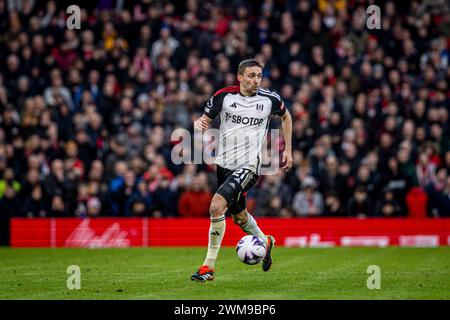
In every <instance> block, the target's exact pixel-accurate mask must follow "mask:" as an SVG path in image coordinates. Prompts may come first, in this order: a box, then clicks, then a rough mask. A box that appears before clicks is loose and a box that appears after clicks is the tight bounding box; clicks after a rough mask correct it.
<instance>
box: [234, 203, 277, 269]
mask: <svg viewBox="0 0 450 320" xmlns="http://www.w3.org/2000/svg"><path fill="white" fill-rule="evenodd" d="M230 209H231V208H230ZM232 217H233V222H234V223H235V224H237V225H238V226H239V227H240V228H241V229H242V230H243V231H244V232H245V233H247V234H251V235H254V236H258V237H259V238H261V239H263V240H264V241H265V243H266V245H267V252H266V256H265V257H264V259H263V261H262V269H263V270H264V271H269V269H270V267H271V266H272V249H273V247H274V245H275V238H274V237H273V236H271V235H267V236H266V235H265V234H264V232H262V230H261V229H260V228H259V227H258V224H257V223H256V220H255V219H254V218H253V216H252V215H251V214H250V213H249V212H248V211H247V209H246V208H245V209H244V210H242V211H240V212H239V213H237V214H232Z"/></svg>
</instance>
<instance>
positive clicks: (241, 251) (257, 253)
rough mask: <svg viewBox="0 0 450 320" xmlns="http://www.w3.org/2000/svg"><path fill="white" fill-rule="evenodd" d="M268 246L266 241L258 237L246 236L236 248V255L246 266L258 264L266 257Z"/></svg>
mask: <svg viewBox="0 0 450 320" xmlns="http://www.w3.org/2000/svg"><path fill="white" fill-rule="evenodd" d="M266 252H267V246H266V243H265V242H264V240H262V239H261V238H259V237H257V236H251V235H248V236H244V237H242V238H241V240H239V242H238V243H237V246H236V253H237V255H238V257H239V260H241V261H242V262H243V263H245V264H251V265H252V264H257V263H259V262H261V260H262V259H264V257H265V256H266Z"/></svg>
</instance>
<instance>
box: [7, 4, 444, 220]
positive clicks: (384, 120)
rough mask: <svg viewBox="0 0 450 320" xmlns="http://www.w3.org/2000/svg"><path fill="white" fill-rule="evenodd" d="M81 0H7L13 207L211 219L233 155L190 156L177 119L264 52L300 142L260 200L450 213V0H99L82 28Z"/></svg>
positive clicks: (298, 207)
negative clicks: (75, 8)
mask: <svg viewBox="0 0 450 320" xmlns="http://www.w3.org/2000/svg"><path fill="white" fill-rule="evenodd" d="M73 2H74V1H48V2H46V1H34V0H16V1H15V0H8V1H5V0H0V124H1V125H0V179H1V180H0V215H1V216H2V218H6V217H11V216H22V217H63V216H81V217H83V216H92V217H94V216H150V217H161V216H162V217H167V216H184V217H187V216H208V207H209V201H210V199H211V198H212V195H213V194H214V191H215V188H216V187H217V185H216V178H215V168H214V166H210V165H205V164H202V165H194V164H186V165H175V164H174V163H173V162H172V161H171V151H172V148H173V146H174V144H175V143H176V142H174V141H171V139H170V137H171V133H172V132H173V130H175V129H177V128H186V129H188V130H190V131H191V132H192V130H193V129H192V126H193V121H194V120H195V119H196V118H197V117H198V116H199V115H201V114H202V112H203V108H204V105H205V102H206V101H207V100H208V99H209V97H210V96H211V95H212V94H213V93H214V92H215V91H216V90H219V89H220V88H222V87H223V86H228V85H234V84H236V70H237V65H238V63H239V62H240V61H241V60H243V59H247V58H250V57H255V58H257V59H259V60H260V61H261V62H263V63H264V64H265V69H264V79H263V81H262V86H263V87H264V88H270V89H271V90H276V91H277V92H278V93H279V94H280V95H281V96H282V98H283V99H284V102H285V105H286V107H287V108H288V109H289V111H290V112H291V114H292V117H293V157H294V166H293V169H292V170H291V171H290V172H289V173H286V174H285V173H283V172H281V170H280V172H279V173H278V174H276V175H269V176H262V177H261V178H260V179H259V181H258V183H257V185H256V186H255V187H254V188H253V189H251V190H250V191H249V192H248V194H247V199H248V200H247V203H248V206H249V209H250V212H252V213H254V214H255V215H257V216H258V215H259V216H283V217H289V216H309V217H311V216H357V217H397V216H432V217H441V216H450V174H449V173H450V132H449V108H450V87H449V85H450V64H449V62H450V61H449V60H450V5H449V3H448V1H441V0H435V1H401V2H400V1H398V2H393V1H376V3H375V2H374V1H357V0H336V1H327V0H317V1H314V0H310V1H307V0H299V1H291V0H265V1H256V0H255V1H232V0H226V1H220V0H216V1H199V0H187V1H179V2H169V1H152V0H141V1H120V0H117V1H113V0H91V1H90V2H88V1H85V2H80V3H79V4H78V5H79V6H80V8H81V29H80V30H69V29H68V28H67V27H66V20H67V17H68V14H67V13H66V8H67V7H68V6H69V5H71V4H73ZM371 4H377V5H379V7H380V9H381V21H380V25H381V29H373V30H370V29H368V28H367V26H366V18H367V16H366V9H367V7H368V6H369V5H371ZM215 125H217V123H216V124H215ZM279 125H280V122H279V121H278V120H277V119H276V118H274V119H273V120H272V121H271V127H272V128H277V127H279ZM281 142H282V141H281ZM281 146H282V143H281ZM280 148H281V150H280V151H282V147H280Z"/></svg>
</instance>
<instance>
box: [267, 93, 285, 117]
mask: <svg viewBox="0 0 450 320" xmlns="http://www.w3.org/2000/svg"><path fill="white" fill-rule="evenodd" d="M270 100H271V101H272V111H271V114H275V115H277V116H280V117H281V116H282V115H284V114H285V113H286V107H285V105H284V102H283V100H281V97H280V96H279V95H278V94H273V95H272V96H270Z"/></svg>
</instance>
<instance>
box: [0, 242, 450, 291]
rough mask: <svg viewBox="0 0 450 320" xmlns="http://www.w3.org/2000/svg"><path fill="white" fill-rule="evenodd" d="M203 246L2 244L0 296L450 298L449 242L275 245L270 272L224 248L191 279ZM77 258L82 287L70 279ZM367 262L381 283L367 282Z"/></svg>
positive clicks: (203, 251) (203, 249) (202, 254)
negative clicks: (202, 278)
mask: <svg viewBox="0 0 450 320" xmlns="http://www.w3.org/2000/svg"><path fill="white" fill-rule="evenodd" d="M205 252H206V248H132V249H10V248H2V249H0V299H188V300H200V299H225V300H235V299H256V300H259V299H275V300H278V299H283V300H290V299H450V248H449V247H439V248H398V247H390V248H326V249H325V248H323V249H311V248H310V249H302V248H280V247H278V248H275V250H274V264H273V266H272V269H271V270H270V271H269V272H267V273H266V272H263V271H262V270H261V265H255V266H247V265H244V264H243V263H241V262H240V261H239V260H238V258H237V256H236V255H235V251H234V249H233V248H222V249H221V251H220V253H219V260H218V262H217V266H216V279H215V280H214V281H213V282H207V283H197V282H193V281H190V279H189V276H190V274H191V273H192V272H193V271H195V269H196V268H197V267H198V265H199V264H200V263H201V262H202V261H203V258H204V254H205ZM70 265H78V266H79V267H80V270H81V289H80V290H69V289H67V286H66V281H67V278H68V277H69V274H67V273H66V270H67V267H68V266H70ZM369 265H377V266H379V267H380V269H381V289H372V290H369V289H368V288H367V286H366V283H367V278H368V277H369V276H370V274H368V273H367V267H368V266H369Z"/></svg>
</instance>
